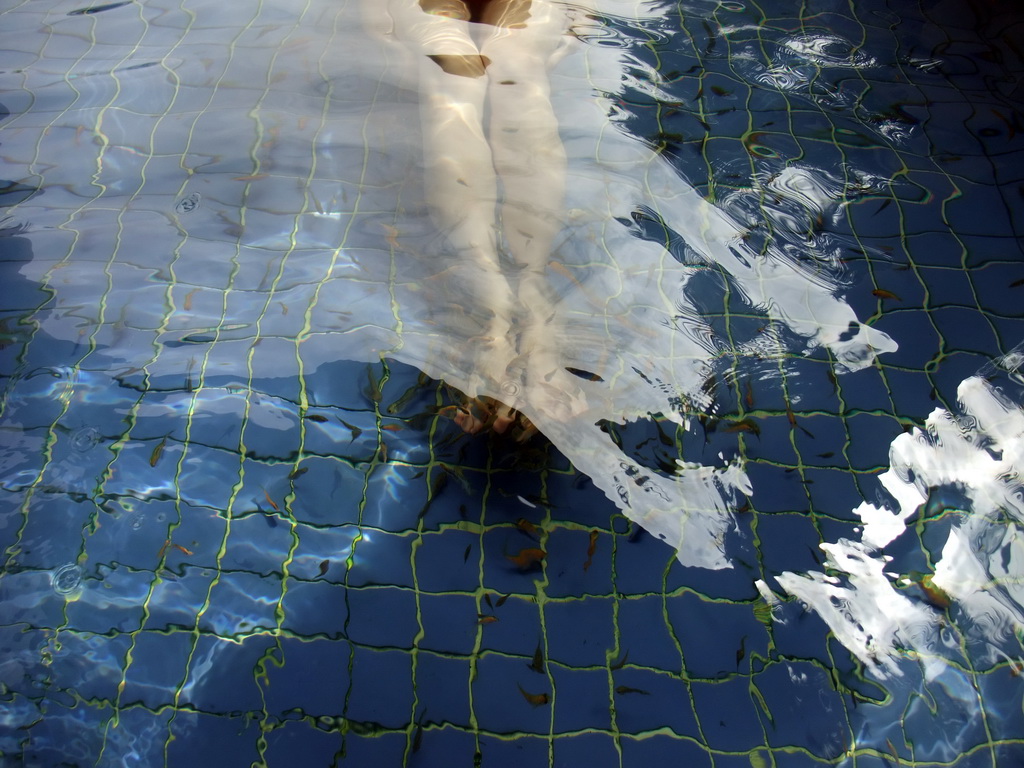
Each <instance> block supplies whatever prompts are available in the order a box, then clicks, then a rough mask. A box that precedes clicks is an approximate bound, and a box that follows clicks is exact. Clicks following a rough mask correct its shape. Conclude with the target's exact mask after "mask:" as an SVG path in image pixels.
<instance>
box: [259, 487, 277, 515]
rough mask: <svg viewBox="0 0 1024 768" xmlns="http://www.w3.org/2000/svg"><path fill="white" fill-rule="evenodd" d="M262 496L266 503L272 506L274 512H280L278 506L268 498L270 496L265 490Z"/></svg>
mask: <svg viewBox="0 0 1024 768" xmlns="http://www.w3.org/2000/svg"><path fill="white" fill-rule="evenodd" d="M263 495H264V496H266V497H267V503H268V504H269V505H270V506H272V507H273V508H274V510H275V511H276V512H280V511H281V508H280V507H279V506H277V502H275V501H274V500H273V499H272V498H270V494H269V493H268V492H267V489H266V488H264V489H263Z"/></svg>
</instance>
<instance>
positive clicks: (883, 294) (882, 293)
mask: <svg viewBox="0 0 1024 768" xmlns="http://www.w3.org/2000/svg"><path fill="white" fill-rule="evenodd" d="M871 295H872V296H877V297H878V298H880V299H894V300H896V301H903V299H901V298H900V297H899V296H897V295H896V294H895V293H893V292H892V291H887V290H885V289H884V288H876V289H875V290H873V291H872V292H871Z"/></svg>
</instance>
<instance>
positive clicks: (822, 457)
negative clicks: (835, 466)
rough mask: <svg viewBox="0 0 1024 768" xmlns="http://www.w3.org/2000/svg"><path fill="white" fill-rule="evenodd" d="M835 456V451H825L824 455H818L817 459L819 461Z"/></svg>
mask: <svg viewBox="0 0 1024 768" xmlns="http://www.w3.org/2000/svg"><path fill="white" fill-rule="evenodd" d="M835 455H836V453H835V451H825V452H824V453H819V454H818V458H819V459H831V458H832V457H833V456H835Z"/></svg>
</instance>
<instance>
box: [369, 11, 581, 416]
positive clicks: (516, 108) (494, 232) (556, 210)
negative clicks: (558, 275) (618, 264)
mask: <svg viewBox="0 0 1024 768" xmlns="http://www.w3.org/2000/svg"><path fill="white" fill-rule="evenodd" d="M371 1H372V0H371ZM378 1H379V0H378ZM388 7H389V12H390V15H391V18H392V22H393V27H392V29H393V33H394V35H395V37H396V38H397V39H398V40H399V41H401V42H402V43H404V44H405V45H406V46H408V47H410V48H411V49H412V50H413V51H414V52H415V53H416V54H417V61H418V67H419V80H420V98H421V120H422V125H423V145H424V165H425V174H426V191H427V199H428V202H429V206H430V210H431V215H432V217H433V219H434V221H435V223H436V224H437V226H438V228H439V229H440V230H441V231H442V232H443V233H444V235H445V238H446V241H447V247H448V248H449V249H451V251H452V253H451V257H450V258H446V259H445V260H444V264H442V265H439V266H440V267H441V271H442V273H443V274H444V275H445V277H448V278H454V281H455V282H456V284H458V285H459V286H460V288H461V289H462V290H466V291H468V292H470V293H471V296H470V299H471V303H472V304H474V305H476V306H478V307H483V308H486V309H489V310H490V314H489V316H488V318H487V321H486V327H484V328H483V329H482V330H481V333H480V335H479V336H478V337H477V339H475V340H474V341H475V342H476V343H477V346H478V353H477V355H476V360H475V362H476V370H475V378H474V380H473V381H471V386H470V390H471V391H469V392H468V393H467V394H469V395H470V396H475V395H477V394H479V390H480V388H481V386H485V387H486V386H489V388H490V389H491V390H492V391H493V390H495V389H497V390H498V391H500V392H502V393H503V394H504V395H505V397H504V398H503V399H502V402H501V403H500V404H494V407H493V408H492V409H491V412H490V413H489V414H485V416H484V417H483V418H481V417H480V416H479V415H474V414H473V413H471V412H468V411H466V412H463V414H462V416H461V417H460V419H458V420H459V422H460V426H462V428H463V429H465V430H466V431H471V432H472V431H479V430H480V429H483V428H485V427H490V428H491V429H494V430H495V431H497V432H503V431H505V430H506V429H507V428H508V427H509V426H510V425H511V424H512V423H513V422H514V421H515V419H516V413H515V409H516V408H517V406H518V404H519V403H522V402H529V403H531V404H532V405H534V406H536V407H538V408H543V409H545V410H546V411H547V412H551V410H552V408H554V409H556V411H557V409H562V410H565V409H567V408H569V409H570V410H571V408H570V407H569V406H567V405H566V404H565V403H566V397H565V395H566V393H565V387H566V385H567V384H568V385H569V386H571V384H570V383H568V382H565V381H564V379H565V368H564V365H561V366H560V365H559V364H558V359H557V357H558V356H557V354H556V353H555V350H554V346H553V345H552V343H551V341H552V339H551V334H552V330H553V329H552V328H551V327H550V323H551V318H552V316H553V314H554V309H553V307H554V301H553V297H551V296H550V287H549V285H548V283H547V280H546V279H545V271H546V269H547V264H548V261H549V260H550V258H551V252H552V246H553V241H554V239H555V237H556V235H557V234H558V232H559V231H560V229H561V227H562V222H563V221H564V216H563V205H564V202H563V199H564V195H565V174H566V155H565V149H564V147H563V146H562V142H561V140H560V138H559V132H558V123H557V120H556V119H555V115H554V111H553V109H552V105H551V91H550V84H549V81H548V71H549V69H550V66H551V64H552V62H553V60H554V59H555V58H556V55H557V52H558V51H559V49H560V47H562V46H563V45H564V42H565V39H566V38H565V32H566V29H567V27H568V20H567V17H566V14H565V11H564V10H562V9H561V8H560V7H558V6H556V5H554V4H553V3H552V2H550V1H549V0H391V2H390V5H389V6H388ZM503 248H504V251H503ZM570 378H571V377H570ZM473 390H475V391H473ZM479 410H480V409H478V411H479ZM552 415H555V414H552Z"/></svg>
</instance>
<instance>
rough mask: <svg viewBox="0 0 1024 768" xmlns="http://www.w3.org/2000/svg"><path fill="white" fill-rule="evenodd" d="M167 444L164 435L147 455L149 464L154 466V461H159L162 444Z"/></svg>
mask: <svg viewBox="0 0 1024 768" xmlns="http://www.w3.org/2000/svg"><path fill="white" fill-rule="evenodd" d="M165 445H167V438H166V437H165V438H164V439H163V440H161V441H160V443H159V444H158V445H157V447H156V448H154V449H153V453H151V454H150V456H149V466H151V467H155V466H156V463H157V462H158V461H160V457H161V456H163V455H164V446H165Z"/></svg>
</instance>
